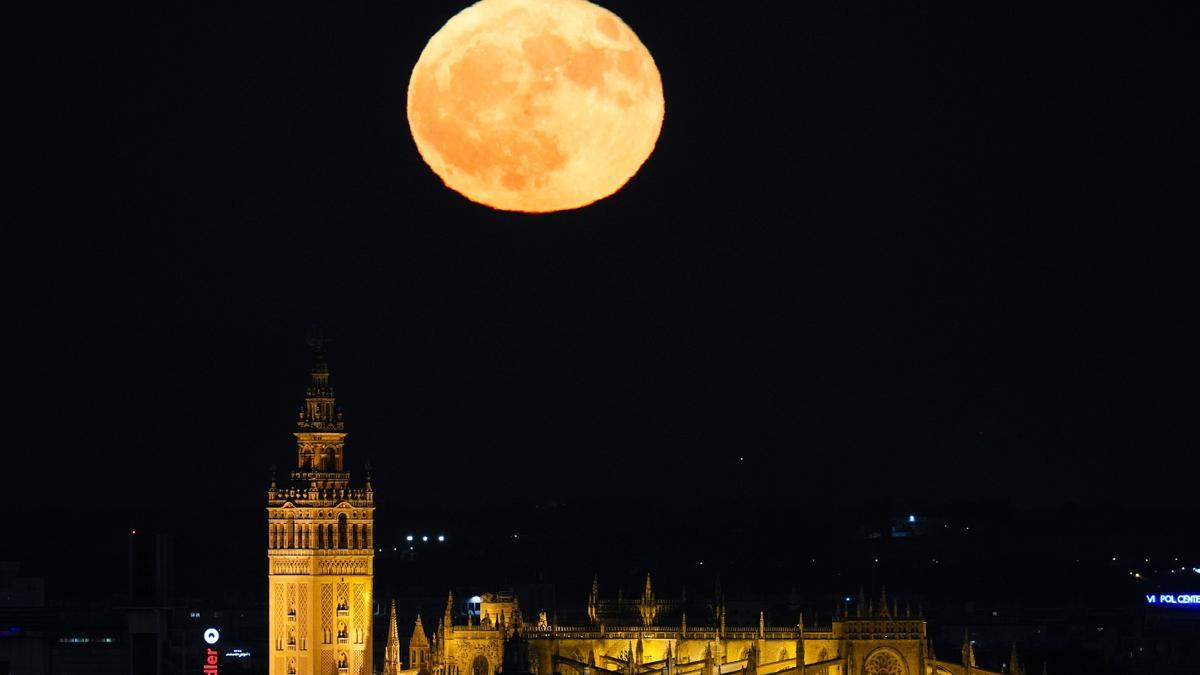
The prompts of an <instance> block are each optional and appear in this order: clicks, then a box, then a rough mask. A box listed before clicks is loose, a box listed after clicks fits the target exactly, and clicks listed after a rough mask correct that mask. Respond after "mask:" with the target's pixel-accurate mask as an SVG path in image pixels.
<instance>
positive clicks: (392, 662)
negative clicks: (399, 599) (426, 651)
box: [383, 599, 401, 675]
mask: <svg viewBox="0 0 1200 675" xmlns="http://www.w3.org/2000/svg"><path fill="white" fill-rule="evenodd" d="M388 615H389V616H388V633H387V646H386V647H384V648H383V675H400V670H401V665H400V631H399V630H397V629H396V601H395V600H394V599H393V600H392V602H391V610H390V611H389V612H388Z"/></svg>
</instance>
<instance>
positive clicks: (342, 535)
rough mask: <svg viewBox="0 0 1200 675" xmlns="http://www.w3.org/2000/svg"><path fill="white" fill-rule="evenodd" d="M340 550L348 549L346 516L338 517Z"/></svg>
mask: <svg viewBox="0 0 1200 675" xmlns="http://www.w3.org/2000/svg"><path fill="white" fill-rule="evenodd" d="M338 548H346V514H344V513H343V514H341V515H339V516H338Z"/></svg>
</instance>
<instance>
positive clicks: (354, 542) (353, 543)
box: [350, 524, 358, 548]
mask: <svg viewBox="0 0 1200 675" xmlns="http://www.w3.org/2000/svg"><path fill="white" fill-rule="evenodd" d="M350 548H358V525H357V524H355V525H351V526H350Z"/></svg>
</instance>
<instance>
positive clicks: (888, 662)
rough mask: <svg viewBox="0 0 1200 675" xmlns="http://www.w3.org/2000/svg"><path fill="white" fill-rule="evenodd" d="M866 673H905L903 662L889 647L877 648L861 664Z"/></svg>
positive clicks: (901, 674)
mask: <svg viewBox="0 0 1200 675" xmlns="http://www.w3.org/2000/svg"><path fill="white" fill-rule="evenodd" d="M863 672H864V673H866V675H905V672H906V669H905V667H904V662H903V661H902V660H901V659H900V656H899V654H896V653H894V652H893V651H891V650H890V649H877V650H875V651H874V652H873V653H872V654H871V655H870V656H868V657H867V661H866V663H865V664H864V665H863Z"/></svg>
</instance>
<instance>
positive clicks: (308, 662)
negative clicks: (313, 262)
mask: <svg viewBox="0 0 1200 675" xmlns="http://www.w3.org/2000/svg"><path fill="white" fill-rule="evenodd" d="M310 344H311V345H312V346H313V352H314V363H313V369H312V378H311V382H310V384H309V386H308V390H307V392H306V396H305V404H304V408H303V409H302V410H301V411H300V415H299V420H298V422H297V428H296V432H295V437H296V444H297V463H296V469H295V470H294V471H291V472H290V474H289V475H288V477H287V478H286V479H284V480H282V481H278V482H277V481H276V480H275V479H274V478H272V480H271V486H270V489H269V490H268V491H267V523H268V525H267V564H268V569H267V584H268V605H269V609H268V623H269V643H268V650H269V652H270V657H269V661H270V664H269V671H268V672H269V673H270V675H371V674H372V673H373V669H372V667H371V615H372V611H373V599H372V577H373V573H374V569H373V565H374V555H373V551H374V548H372V547H373V546H374V513H375V507H374V493H373V491H372V489H371V480H370V476H367V478H366V480H365V482H364V483H362V484H361V485H356V484H355V483H354V481H353V480H352V476H351V474H350V472H349V471H347V470H346V466H345V458H344V453H343V449H344V445H345V439H346V431H345V425H344V423H343V420H342V414H341V411H340V410H339V409H338V407H337V404H336V399H335V397H334V391H333V385H332V383H331V381H330V372H329V365H328V362H327V360H326V356H325V349H324V343H323V342H322V341H321V340H319V339H316V340H311V341H310Z"/></svg>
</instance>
